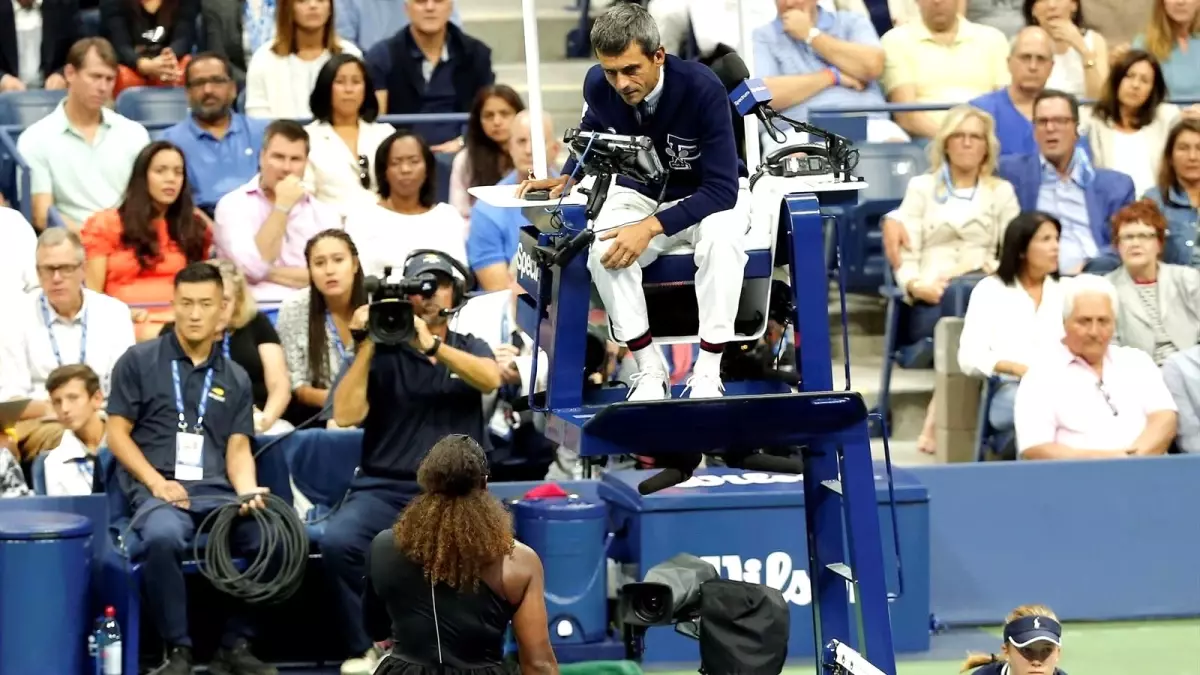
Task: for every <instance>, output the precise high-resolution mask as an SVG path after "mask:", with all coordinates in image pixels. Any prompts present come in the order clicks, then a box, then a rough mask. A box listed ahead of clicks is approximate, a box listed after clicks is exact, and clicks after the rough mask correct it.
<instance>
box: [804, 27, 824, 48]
mask: <svg viewBox="0 0 1200 675" xmlns="http://www.w3.org/2000/svg"><path fill="white" fill-rule="evenodd" d="M820 35H821V29H820V28H817V27H816V26H813V27H812V30H810V31H808V37H806V38H804V44H806V45H808V46H810V47H811V46H812V43H813V40H816V39H817V38H818V37H819V36H820Z"/></svg>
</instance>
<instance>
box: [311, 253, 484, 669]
mask: <svg viewBox="0 0 1200 675" xmlns="http://www.w3.org/2000/svg"><path fill="white" fill-rule="evenodd" d="M454 273H455V272H454V267H453V266H452V265H451V264H450V263H449V262H448V261H447V260H446V259H445V258H444V257H443V256H441V255H438V254H432V253H429V254H425V255H421V256H419V257H416V258H413V259H412V260H411V261H409V263H408V265H407V267H406V268H405V270H404V276H405V277H406V278H414V277H418V276H421V275H425V274H432V275H433V277H434V278H436V279H437V282H438V285H437V290H436V291H435V292H434V293H433V295H432V297H430V298H428V299H426V298H424V297H421V296H419V295H413V296H409V301H410V302H411V303H412V314H413V318H412V322H413V327H414V329H415V330H414V335H413V337H412V339H411V340H410V341H409V342H408V344H401V345H384V344H376V340H375V339H374V338H372V337H369V334H368V332H367V328H368V325H369V322H370V321H371V317H370V310H369V308H370V307H371V306H370V305H367V306H364V307H360V308H358V310H357V311H355V313H354V317H353V319H352V320H351V322H350V329H351V331H352V333H353V335H354V339H355V342H356V348H355V356H354V361H353V363H352V364H351V365H350V367H349V369H348V370H347V371H346V373H345V375H344V377H343V378H342V380H341V382H339V383H338V384H337V386H336V387H335V389H334V392H333V419H334V422H335V423H336V424H337V425H338V426H342V427H347V426H355V425H357V426H361V427H362V430H363V448H362V458H361V460H360V464H359V471H358V473H357V475H356V476H355V478H354V481H353V483H352V484H351V488H350V492H349V493H348V495H347V496H346V499H345V500H344V501H343V503H342V505H341V506H340V507H339V508H338V509H337V510H336V511H335V512H334V514H333V515H332V516H331V517H330V518H329V520H328V522H327V524H326V529H325V533H324V535H323V536H322V538H321V542H320V545H321V554H322V558H323V560H324V564H325V565H326V567H327V569H329V571H330V574H331V577H332V579H331V581H332V583H333V586H334V593H335V596H336V597H335V613H336V618H335V621H336V623H338V624H340V625H342V626H344V627H345V633H346V638H347V641H348V643H349V644H348V647H349V648H350V650H351V652H352V653H353V654H354V655H355V658H353V659H351V660H349V661H347V662H346V663H345V664H343V666H342V673H359V672H362V673H370V672H372V670H373V669H374V667H375V665H376V664H377V663H378V661H379V658H380V653H379V651H378V649H376V648H375V647H374V645H373V644H372V642H371V639H370V638H369V637H368V636H367V632H366V630H365V628H364V626H363V618H362V617H363V611H362V595H363V591H364V573H365V567H364V565H365V555H366V550H367V548H368V546H369V545H370V543H371V540H372V539H374V538H375V535H377V534H379V532H380V531H382V530H385V529H388V528H389V527H391V525H392V524H393V523H394V522H395V521H396V517H397V515H398V514H399V513H400V511H401V510H402V509H403V508H404V507H405V506H406V505H407V504H408V502H409V501H410V500H411V499H412V498H413V497H414V496H416V495H417V493H418V492H419V488H418V487H417V482H416V481H417V469H418V467H419V466H420V464H421V460H422V459H424V457H425V455H426V453H427V452H428V451H429V449H430V448H431V447H433V445H434V443H436V442H437V441H439V440H440V439H442V438H444V437H446V436H449V435H452V434H464V435H466V436H469V437H470V438H472V439H474V440H475V441H476V442H478V443H480V444H481V445H484V446H485V447H486V431H485V423H486V420H485V417H484V410H483V396H482V394H489V393H491V392H493V391H495V390H496V389H497V388H498V387H499V386H500V384H501V373H500V368H499V366H498V365H497V363H496V359H495V358H494V357H493V354H492V350H491V349H490V348H489V347H488V345H487V343H485V342H484V341H483V340H480V339H479V338H476V337H474V336H472V335H462V334H459V333H456V332H453V331H451V330H449V325H448V321H449V318H450V315H452V314H453V310H452V308H454V305H455V302H454V301H455V299H456V297H455V296H456V294H457V295H461V293H459V290H460V289H458V288H456V285H457V284H458V283H460V282H458V281H456V280H455V278H454ZM376 307H379V305H376Z"/></svg>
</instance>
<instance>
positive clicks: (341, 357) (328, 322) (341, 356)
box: [325, 312, 346, 371]
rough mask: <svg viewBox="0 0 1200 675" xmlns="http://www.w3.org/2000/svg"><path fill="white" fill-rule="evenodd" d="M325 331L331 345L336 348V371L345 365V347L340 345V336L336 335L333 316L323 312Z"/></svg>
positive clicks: (336, 330)
mask: <svg viewBox="0 0 1200 675" xmlns="http://www.w3.org/2000/svg"><path fill="white" fill-rule="evenodd" d="M325 330H327V331H329V339H330V340H333V344H334V346H335V347H337V353H338V370H339V371H340V370H341V369H342V366H344V365H346V345H344V344H342V336H341V334H340V333H338V329H337V326H336V325H334V323H333V314H332V313H330V312H325Z"/></svg>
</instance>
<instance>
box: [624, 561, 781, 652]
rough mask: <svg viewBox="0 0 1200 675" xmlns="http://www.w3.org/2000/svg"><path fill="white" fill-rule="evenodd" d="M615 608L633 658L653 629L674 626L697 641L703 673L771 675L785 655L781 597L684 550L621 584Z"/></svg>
mask: <svg viewBox="0 0 1200 675" xmlns="http://www.w3.org/2000/svg"><path fill="white" fill-rule="evenodd" d="M617 612H618V613H617V616H618V617H619V620H620V622H621V624H622V626H623V627H624V631H625V647H626V651H627V652H628V656H629V658H631V659H634V660H638V659H640V658H641V656H642V653H643V651H644V644H645V643H644V638H645V635H646V631H647V630H648V629H649V628H650V627H652V626H671V625H673V626H675V630H676V632H678V633H680V634H682V635H685V636H687V637H690V638H692V639H694V640H698V641H699V642H700V672H701V673H704V674H705V675H735V674H737V673H761V674H762V675H776V674H778V673H780V672H782V671H783V666H784V662H785V661H786V660H787V642H788V634H789V631H790V630H791V614H790V613H789V611H788V606H787V601H785V600H784V598H783V594H782V593H781V592H779V591H777V590H775V589H773V588H770V587H768V586H764V585H762V584H751V583H746V582H742V581H729V580H726V579H721V578H720V577H719V575H718V574H717V569H716V568H715V567H713V566H712V565H711V564H709V563H708V562H705V561H704V560H702V559H700V558H697V557H696V556H694V555H690V554H687V553H680V554H679V555H676V556H675V557H673V558H671V559H670V560H668V561H666V562H663V563H660V564H658V565H655V566H654V567H652V568H650V570H649V571H648V572H646V576H645V580H644V581H641V582H635V583H629V584H625V585H624V586H622V587H621V592H620V594H619V597H618V600H617Z"/></svg>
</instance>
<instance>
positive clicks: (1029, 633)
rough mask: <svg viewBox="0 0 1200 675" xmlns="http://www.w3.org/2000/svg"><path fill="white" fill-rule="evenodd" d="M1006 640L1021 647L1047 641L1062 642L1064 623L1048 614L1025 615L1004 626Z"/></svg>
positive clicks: (1057, 643)
mask: <svg viewBox="0 0 1200 675" xmlns="http://www.w3.org/2000/svg"><path fill="white" fill-rule="evenodd" d="M1004 640H1005V641H1006V642H1008V643H1009V644H1011V645H1012V646H1014V647H1016V648H1018V649H1021V648H1024V647H1028V646H1029V645H1031V644H1033V643H1035V642H1038V641H1045V642H1050V643H1052V644H1054V645H1061V644H1062V625H1061V624H1059V623H1058V622H1057V621H1055V620H1054V619H1051V618H1050V617H1048V616H1023V617H1021V618H1019V619H1017V620H1015V621H1012V622H1010V623H1008V624H1007V625H1005V626H1004Z"/></svg>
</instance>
